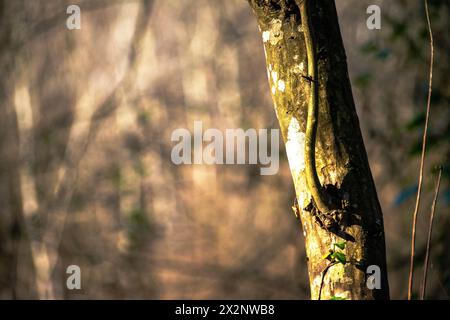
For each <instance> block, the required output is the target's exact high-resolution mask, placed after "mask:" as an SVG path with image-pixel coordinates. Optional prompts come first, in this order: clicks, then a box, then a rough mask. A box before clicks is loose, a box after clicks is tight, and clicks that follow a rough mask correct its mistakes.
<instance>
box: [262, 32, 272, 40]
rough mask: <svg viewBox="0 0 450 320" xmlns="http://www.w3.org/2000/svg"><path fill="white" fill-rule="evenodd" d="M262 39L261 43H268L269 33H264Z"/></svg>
mask: <svg viewBox="0 0 450 320" xmlns="http://www.w3.org/2000/svg"><path fill="white" fill-rule="evenodd" d="M262 39H263V42H267V41H269V39H270V31H264V32H263V33H262Z"/></svg>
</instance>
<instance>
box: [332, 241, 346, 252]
mask: <svg viewBox="0 0 450 320" xmlns="http://www.w3.org/2000/svg"><path fill="white" fill-rule="evenodd" d="M333 245H334V246H335V247H338V248H339V249H341V250H344V249H345V241H341V242H337V243H335V244H333Z"/></svg>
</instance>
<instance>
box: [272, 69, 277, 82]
mask: <svg viewBox="0 0 450 320" xmlns="http://www.w3.org/2000/svg"><path fill="white" fill-rule="evenodd" d="M271 75H272V81H273V83H277V80H278V73H277V72H276V71H275V70H272V72H271Z"/></svg>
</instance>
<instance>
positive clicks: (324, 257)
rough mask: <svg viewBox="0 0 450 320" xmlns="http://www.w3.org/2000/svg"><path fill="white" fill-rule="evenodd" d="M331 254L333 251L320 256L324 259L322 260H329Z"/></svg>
mask: <svg viewBox="0 0 450 320" xmlns="http://www.w3.org/2000/svg"><path fill="white" fill-rule="evenodd" d="M332 254H333V251H332V250H328V253H325V254H324V255H323V256H322V259H324V260H331V256H332Z"/></svg>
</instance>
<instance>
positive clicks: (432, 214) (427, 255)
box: [420, 167, 442, 300]
mask: <svg viewBox="0 0 450 320" xmlns="http://www.w3.org/2000/svg"><path fill="white" fill-rule="evenodd" d="M441 176H442V167H440V168H439V175H438V179H437V182H436V189H435V190H434V199H433V204H432V205H431V214H430V224H429V226H428V240H427V250H426V254H425V263H424V266H423V279H422V291H421V293H420V299H421V300H424V299H425V291H426V289H427V273H428V261H429V258H430V243H431V234H432V232H433V220H434V212H435V211H436V203H437V199H438V194H439V187H440V185H441Z"/></svg>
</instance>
